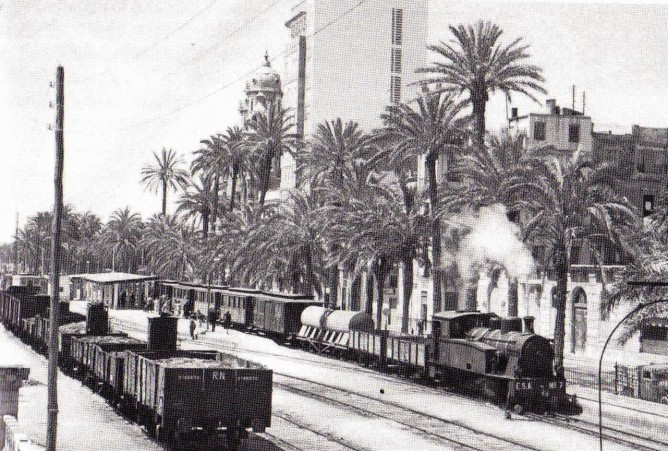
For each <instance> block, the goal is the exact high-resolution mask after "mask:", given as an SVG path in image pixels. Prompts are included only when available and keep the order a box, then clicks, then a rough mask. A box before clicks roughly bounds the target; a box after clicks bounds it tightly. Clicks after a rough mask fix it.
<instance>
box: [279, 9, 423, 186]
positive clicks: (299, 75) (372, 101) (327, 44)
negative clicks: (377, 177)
mask: <svg viewBox="0 0 668 451" xmlns="http://www.w3.org/2000/svg"><path fill="white" fill-rule="evenodd" d="M427 20H428V8H427V0H367V1H366V2H363V3H361V2H359V1H356V0H303V1H301V2H299V3H298V4H296V5H295V6H294V7H293V8H292V17H291V18H290V20H288V21H287V22H286V24H285V25H286V27H287V28H288V29H289V33H290V40H289V43H288V47H287V50H286V56H285V70H284V75H283V91H284V97H283V105H284V107H286V108H290V110H291V111H292V114H293V115H294V118H295V123H296V125H297V127H296V128H297V132H298V133H299V134H300V135H301V136H302V137H304V138H305V139H306V140H308V138H309V136H311V135H313V133H314V132H315V130H316V127H317V125H318V124H320V123H322V122H325V121H331V120H333V119H336V118H341V119H342V120H343V121H344V122H347V121H355V122H357V123H359V125H360V127H361V128H362V129H363V130H364V131H367V132H369V131H371V130H372V129H374V128H377V127H379V126H380V125H381V119H380V115H381V113H382V112H383V110H384V109H385V106H387V105H388V104H390V103H392V102H399V101H402V102H406V101H409V100H411V99H412V98H414V97H415V96H416V95H417V93H418V90H419V88H418V87H417V86H415V85H413V83H414V82H416V81H418V75H417V74H416V73H415V71H416V69H418V68H420V67H424V66H425V65H426V47H427ZM296 184H297V163H296V162H295V160H294V158H293V157H292V156H290V155H285V156H284V157H283V158H282V161H281V188H282V189H290V188H294V187H295V186H296Z"/></svg>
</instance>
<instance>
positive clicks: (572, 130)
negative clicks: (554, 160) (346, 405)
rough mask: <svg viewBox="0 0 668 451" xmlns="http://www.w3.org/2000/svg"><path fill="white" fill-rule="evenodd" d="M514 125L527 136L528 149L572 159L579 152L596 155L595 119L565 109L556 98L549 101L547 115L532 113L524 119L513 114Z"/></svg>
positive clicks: (546, 103) (547, 102)
mask: <svg viewBox="0 0 668 451" xmlns="http://www.w3.org/2000/svg"><path fill="white" fill-rule="evenodd" d="M513 113H515V110H513ZM510 123H511V125H512V128H516V129H518V130H520V131H523V132H524V133H525V134H526V147H527V149H537V148H544V149H551V152H553V153H554V156H557V157H570V156H571V155H572V154H573V153H574V152H577V151H580V152H585V153H587V154H591V152H592V148H593V147H592V128H593V125H592V122H591V117H589V116H585V115H584V114H582V113H581V112H579V111H575V110H573V109H570V108H561V107H560V106H559V105H557V101H556V100H555V99H547V100H546V101H545V112H544V113H530V114H529V115H527V116H522V117H518V116H517V115H516V114H513V117H512V118H511V122H510Z"/></svg>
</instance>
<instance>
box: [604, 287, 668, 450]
mask: <svg viewBox="0 0 668 451" xmlns="http://www.w3.org/2000/svg"><path fill="white" fill-rule="evenodd" d="M628 285H629V286H663V287H666V286H668V282H641V281H640V282H635V281H634V282H628ZM662 302H668V299H660V300H658V301H650V302H641V303H640V304H639V305H638V306H637V307H636V308H634V309H633V310H631V311H630V312H629V313H627V314H626V316H624V318H622V320H621V321H620V322H618V323H617V325H616V326H615V327H614V328H613V329H612V332H610V335H608V339H607V340H605V344H604V345H603V350H601V357H600V358H599V360H598V442H599V448H600V450H601V451H603V407H602V406H603V391H602V389H601V380H602V378H603V377H602V373H603V355H604V354H605V349H606V348H607V347H608V343H610V339H611V338H612V336H613V335H614V334H615V332H616V331H617V329H618V328H619V326H621V325H622V323H623V322H624V321H626V320H627V319H628V318H630V317H631V316H633V315H635V314H636V313H638V312H639V311H640V310H642V309H644V308H645V307H649V306H651V305H655V304H660V303H662Z"/></svg>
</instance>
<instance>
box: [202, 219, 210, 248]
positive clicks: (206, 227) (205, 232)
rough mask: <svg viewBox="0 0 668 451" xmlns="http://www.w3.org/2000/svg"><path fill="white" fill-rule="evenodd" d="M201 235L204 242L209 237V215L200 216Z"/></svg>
mask: <svg viewBox="0 0 668 451" xmlns="http://www.w3.org/2000/svg"><path fill="white" fill-rule="evenodd" d="M202 235H203V236H204V241H206V239H207V238H208V236H209V214H208V213H204V214H202Z"/></svg>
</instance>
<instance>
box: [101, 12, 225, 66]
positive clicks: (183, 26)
mask: <svg viewBox="0 0 668 451" xmlns="http://www.w3.org/2000/svg"><path fill="white" fill-rule="evenodd" d="M217 2H218V0H212V1H210V2H209V3H207V4H206V6H204V8H202V9H200V10H199V11H197V12H196V13H195V14H194V15H193V16H191V17H190V18H189V19H188V20H186V21H185V22H183V23H182V24H181V25H179V26H178V27H176V28H175V29H174V30H172V31H170V32H169V33H167V34H166V35H165V36H163V37H162V38H160V39H158V40H156V41H155V42H153V43H152V44H151V45H149V46H148V47H147V48H145V49H144V50H141V51H140V52H138V53H136V54H135V55H134V56H132V57H131V58H130V61H135V60H136V59H138V58H139V57H141V56H143V55H145V54H147V53H148V52H150V51H151V50H153V49H154V48H156V47H157V46H158V45H160V44H161V43H163V42H164V41H166V40H167V39H169V38H171V37H172V36H174V35H175V34H176V33H178V32H179V31H181V30H182V29H183V28H185V27H186V26H187V25H188V24H189V23H191V22H192V21H193V20H195V19H196V18H197V17H199V16H201V15H202V14H203V13H204V12H205V11H206V10H208V9H209V8H211V7H212V6H213V5H214V4H215V3H217ZM110 73H111V68H108V69H107V70H105V71H104V72H102V73H101V74H100V77H104V76H105V75H107V74H110Z"/></svg>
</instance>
